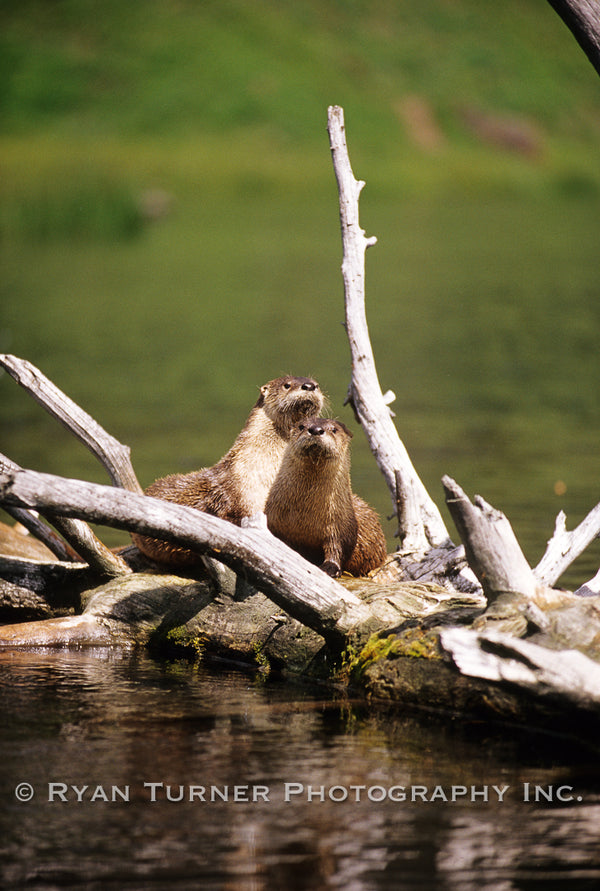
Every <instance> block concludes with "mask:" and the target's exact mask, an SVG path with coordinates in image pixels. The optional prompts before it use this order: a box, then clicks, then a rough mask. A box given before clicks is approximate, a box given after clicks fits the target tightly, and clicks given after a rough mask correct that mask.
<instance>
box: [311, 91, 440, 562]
mask: <svg viewBox="0 0 600 891" xmlns="http://www.w3.org/2000/svg"><path fill="white" fill-rule="evenodd" d="M328 130H329V141H330V147H331V155H332V159H333V167H334V171H335V176H336V180H337V184H338V190H339V198H340V223H341V230H342V249H343V260H342V276H343V280H344V294H345V305H346V332H347V335H348V341H349V344H350V353H351V359H352V377H351V383H350V388H349V392H348V399H347V401H348V402H350V403H351V405H352V407H353V409H354V412H355V415H356V417H357V419H358V421H359V422H360V424H361V425H362V427H363V429H364V431H365V434H366V436H367V439H368V441H369V445H370V447H371V451H372V452H373V455H374V456H375V459H376V460H377V464H378V465H379V468H380V470H381V472H382V473H383V476H384V478H385V480H386V482H387V485H388V489H389V491H390V495H391V498H392V507H393V509H394V512H396V508H397V505H398V503H400V504H401V505H402V507H401V510H400V512H399V516H398V519H399V530H398V534H399V536H400V539H401V542H402V547H403V548H404V549H405V550H406V551H413V552H415V554H423V553H425V552H426V551H428V550H429V548H430V547H432V546H433V547H435V546H439V545H442V544H444V543H449V536H448V532H447V530H446V527H445V525H444V521H443V520H442V517H441V514H440V512H439V510H438V508H437V506H436V505H435V503H434V502H433V501H432V499H431V498H430V497H429V494H428V492H427V490H426V489H425V487H424V486H423V483H422V482H421V480H420V479H419V477H418V476H417V473H416V471H415V469H414V467H413V465H412V462H411V460H410V458H409V456H408V452H407V451H406V448H405V447H404V444H403V443H402V441H401V440H400V437H399V436H398V432H397V430H396V428H395V426H394V423H393V421H392V416H391V413H390V410H389V408H388V405H387V401H386V398H385V397H384V395H383V393H382V391H381V387H380V385H379V380H378V377H377V370H376V367H375V358H374V356H373V350H372V347H371V342H370V340H369V332H368V327H367V320H366V313H365V286H364V279H365V269H364V267H365V252H366V249H367V248H368V247H370V246H371V245H373V244H375V243H376V240H377V239H376V238H374V237H371V238H366V237H365V233H364V230H363V229H362V228H361V226H360V223H359V214H358V200H359V196H360V193H361V191H362V189H363V187H364V185H365V184H364V182H362V181H360V180H356V179H355V177H354V174H353V172H352V167H351V165H350V159H349V156H348V148H347V145H346V138H345V127H344V112H343V109H341V108H339V107H338V106H331V107H330V108H329V110H328Z"/></svg>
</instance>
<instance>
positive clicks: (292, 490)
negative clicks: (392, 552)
mask: <svg viewBox="0 0 600 891" xmlns="http://www.w3.org/2000/svg"><path fill="white" fill-rule="evenodd" d="M351 439H352V433H351V432H350V430H348V428H347V427H346V426H345V425H344V424H342V423H341V422H340V421H332V420H330V419H325V418H318V417H313V418H309V419H307V420H303V421H301V422H300V423H298V424H297V425H296V427H295V428H294V430H293V431H292V434H291V438H290V442H289V445H288V446H287V448H286V450H285V453H284V456H283V461H282V462H281V467H280V469H279V473H278V474H277V476H276V478H275V481H274V483H273V486H272V488H271V491H270V492H269V497H268V498H267V503H266V506H265V513H266V515H267V526H268V528H269V529H270V530H271V532H272V533H273V535H275V536H277V538H280V539H282V540H283V541H284V542H285V543H286V544H288V545H289V546H290V547H292V548H294V550H296V551H298V552H299V553H300V554H302V556H303V557H306V559H307V560H310V561H311V563H317V564H318V565H320V567H321V569H323V570H324V571H325V572H326V573H327V574H328V575H331V576H333V577H334V578H337V577H338V576H339V575H341V574H342V572H347V573H349V574H350V575H354V576H363V575H367V573H369V572H371V570H373V569H376V568H377V567H378V566H381V564H382V563H383V562H384V560H385V558H386V556H387V548H386V541H385V536H384V534H383V530H382V528H381V524H380V522H379V517H378V516H377V514H376V512H375V511H374V510H373V508H372V507H370V506H369V505H368V504H367V503H366V502H365V501H363V500H362V498H359V497H358V495H355V494H354V493H353V492H352V489H351V484H350V440H351Z"/></svg>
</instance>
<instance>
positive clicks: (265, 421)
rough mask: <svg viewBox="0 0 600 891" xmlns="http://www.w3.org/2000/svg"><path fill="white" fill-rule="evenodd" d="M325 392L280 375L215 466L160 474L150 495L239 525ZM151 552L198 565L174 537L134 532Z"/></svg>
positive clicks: (260, 501)
mask: <svg viewBox="0 0 600 891" xmlns="http://www.w3.org/2000/svg"><path fill="white" fill-rule="evenodd" d="M323 401H324V400H323V394H322V392H321V390H320V388H319V385H318V383H317V382H316V381H314V380H312V379H311V378H308V377H292V376H289V375H287V376H285V377H278V378H276V379H275V380H272V381H269V382H268V383H267V384H264V385H263V386H262V387H261V388H260V396H259V398H258V400H257V402H256V404H255V405H254V407H253V409H252V411H251V412H250V414H249V416H248V419H247V420H246V423H245V425H244V428H243V429H242V431H241V432H240V433H239V435H238V437H237V439H236V440H235V442H234V443H233V445H232V446H231V448H230V449H229V451H228V452H227V454H226V455H224V456H223V457H222V458H221V460H220V461H219V462H218V463H217V464H215V465H214V466H213V467H205V468H203V469H202V470H197V471H194V472H192V473H185V474H172V475H171V476H166V477H163V478H161V479H158V480H156V482H154V483H152V485H151V486H149V487H148V488H147V489H146V495H152V496H154V497H155V498H163V499H164V500H165V501H174V502H176V503H177V504H185V505H188V506H189V507H195V508H197V509H198V510H201V511H205V512H206V513H209V514H213V515H215V516H217V517H222V518H223V519H225V520H230V521H231V522H232V523H236V524H237V525H240V523H241V521H242V518H243V517H248V516H252V515H253V514H255V513H258V512H259V511H263V510H264V508H265V502H266V500H267V495H268V493H269V489H270V488H271V485H272V483H273V480H274V479H275V477H276V476H277V471H278V470H279V466H280V464H281V460H282V458H283V453H284V452H285V449H286V446H287V443H288V440H289V438H290V432H291V430H292V428H293V427H294V426H295V425H296V424H297V423H298V422H299V421H300V420H302V418H306V417H310V416H311V415H314V414H315V412H319V411H321V408H322V406H323ZM132 538H133V541H134V543H135V544H136V545H137V546H138V548H139V549H140V551H142V552H143V553H144V554H146V556H148V557H151V558H152V559H153V560H157V561H158V562H159V563H167V564H171V565H174V566H185V565H193V564H196V563H199V562H200V557H199V556H198V555H197V554H194V553H193V552H192V551H189V550H187V549H186V548H183V547H179V546H178V545H174V544H170V543H169V542H165V541H159V540H157V539H154V538H148V537H147V536H145V535H137V534H134V535H132Z"/></svg>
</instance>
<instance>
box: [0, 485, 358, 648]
mask: <svg viewBox="0 0 600 891" xmlns="http://www.w3.org/2000/svg"><path fill="white" fill-rule="evenodd" d="M0 493H1V498H2V500H3V501H6V502H8V503H9V504H16V505H17V506H20V507H34V508H36V509H40V508H42V509H44V510H48V509H50V510H52V511H55V512H57V513H60V514H61V515H64V516H71V517H84V518H85V519H86V520H87V521H88V522H93V523H99V524H102V525H108V526H115V527H117V528H124V529H128V530H129V531H136V532H141V533H142V534H144V535H152V536H154V537H157V538H163V539H166V540H172V539H173V537H174V536H175V537H177V540H178V541H179V542H181V543H182V544H184V545H185V546H186V547H189V548H190V549H192V550H196V551H198V552H199V553H202V554H208V556H210V557H213V558H216V559H218V560H219V561H220V562H222V563H225V564H226V565H228V566H230V567H231V568H232V569H233V570H234V571H236V572H237V573H240V574H241V575H242V576H247V577H248V579H249V580H250V581H251V582H252V583H253V584H255V585H256V587H257V588H259V589H260V590H263V591H265V592H266V593H268V594H269V596H270V597H271V598H272V599H273V600H274V602H276V603H278V604H279V605H281V606H282V608H283V609H287V610H288V611H289V612H290V614H292V615H294V616H295V617H296V618H298V619H299V620H300V621H302V622H304V623H305V624H307V625H309V627H314V628H316V630H318V631H319V632H320V633H322V634H323V635H324V636H325V637H329V638H330V639H337V641H338V642H339V641H342V642H343V641H344V639H345V635H346V633H347V632H348V631H349V629H350V628H352V627H353V626H362V625H364V624H366V625H369V622H370V621H372V620H373V616H372V615H371V614H370V611H369V610H368V609H367V608H366V607H365V605H364V604H363V603H361V601H360V600H359V599H358V598H357V597H354V596H353V595H350V594H348V593H347V592H345V591H344V589H343V588H342V586H341V585H339V584H338V583H337V582H336V581H335V580H333V579H331V578H330V577H329V576H327V575H326V574H325V573H323V572H321V570H319V569H318V568H317V567H316V566H313V565H312V564H310V563H308V562H307V561H306V560H304V559H303V558H302V557H301V556H300V555H299V554H297V553H296V552H295V551H292V550H291V549H290V548H288V547H287V546H286V545H284V544H283V542H280V541H279V540H278V539H276V538H275V537H274V536H272V535H271V534H270V533H269V532H268V530H267V529H266V524H265V526H264V528H262V529H255V528H239V527H237V526H234V525H233V524H231V523H228V522H227V521H225V520H221V519H219V518H218V517H213V516H210V515H209V514H205V513H202V512H200V511H197V510H194V509H193V508H188V507H184V506H182V505H177V504H173V503H169V502H165V501H160V500H158V499H156V498H149V497H147V496H143V495H138V494H137V493H135V492H127V491H125V490H123V489H114V488H111V487H108V486H99V485H95V484H92V483H87V482H80V481H76V480H65V479H62V478H60V477H53V476H51V475H49V474H41V473H35V472H33V471H24V470H22V471H16V472H14V473H12V474H9V475H6V476H5V478H4V480H3V482H2V485H0Z"/></svg>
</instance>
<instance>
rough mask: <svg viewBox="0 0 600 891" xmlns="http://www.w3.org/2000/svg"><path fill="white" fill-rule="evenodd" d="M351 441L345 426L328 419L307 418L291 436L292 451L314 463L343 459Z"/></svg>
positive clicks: (295, 428)
mask: <svg viewBox="0 0 600 891" xmlns="http://www.w3.org/2000/svg"><path fill="white" fill-rule="evenodd" d="M351 439H352V433H351V432H350V430H348V428H347V427H346V425H345V424H342V422H341V421H333V420H331V419H330V418H316V417H312V418H307V419H306V420H303V421H300V423H298V424H296V426H295V427H294V429H293V430H292V434H291V441H292V444H293V445H292V449H293V451H294V452H295V453H296V454H298V453H300V454H302V455H305V456H308V457H311V458H312V459H313V460H315V461H320V460H327V459H329V458H338V459H339V458H340V457H345V455H346V453H347V451H348V446H349V445H350V440H351ZM288 448H289V447H288Z"/></svg>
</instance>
